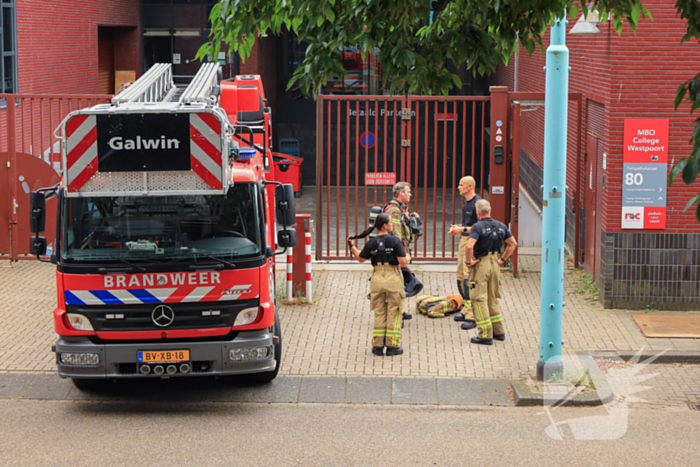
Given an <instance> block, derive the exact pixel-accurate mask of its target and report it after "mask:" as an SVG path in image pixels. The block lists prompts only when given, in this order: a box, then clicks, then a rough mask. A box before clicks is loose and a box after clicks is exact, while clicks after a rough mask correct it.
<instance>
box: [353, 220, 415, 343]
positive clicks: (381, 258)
mask: <svg viewBox="0 0 700 467" xmlns="http://www.w3.org/2000/svg"><path fill="white" fill-rule="evenodd" d="M374 228H376V229H377V231H378V232H379V235H377V236H376V237H373V238H371V239H370V240H369V241H368V242H367V243H366V244H365V246H364V248H363V249H362V251H360V250H358V249H357V247H356V246H355V245H354V243H353V240H355V238H362V237H363V235H364V232H363V233H362V234H360V235H358V236H357V237H348V246H349V247H350V251H351V252H352V254H353V256H354V257H355V258H356V259H357V260H358V261H359V262H361V263H364V262H365V261H367V260H370V261H371V262H372V266H374V272H373V273H372V279H371V280H370V294H371V306H372V310H373V311H374V330H373V332H372V353H373V354H374V355H379V356H381V355H384V347H386V355H387V356H389V357H390V356H393V355H401V354H402V353H403V348H401V311H402V310H403V309H404V301H405V296H406V293H405V292H404V283H403V275H402V274H401V266H405V265H406V264H408V259H407V255H406V252H405V250H404V248H403V245H402V244H401V240H399V239H398V238H397V237H394V236H392V235H390V233H391V231H392V229H393V224H392V222H391V218H390V217H389V216H388V215H387V214H380V215H378V216H377V219H376V221H375V223H374V226H373V227H370V229H368V231H366V232H367V233H369V230H372V229H374ZM365 236H366V235H365Z"/></svg>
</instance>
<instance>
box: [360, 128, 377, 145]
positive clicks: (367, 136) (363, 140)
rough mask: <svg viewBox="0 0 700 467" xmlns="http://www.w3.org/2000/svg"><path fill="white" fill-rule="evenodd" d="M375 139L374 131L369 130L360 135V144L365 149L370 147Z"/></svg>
mask: <svg viewBox="0 0 700 467" xmlns="http://www.w3.org/2000/svg"><path fill="white" fill-rule="evenodd" d="M375 141H376V138H375V137H374V133H370V132H369V131H366V132H364V133H362V135H361V136H360V145H361V146H362V147H363V148H365V149H372V148H373V147H374V143H375Z"/></svg>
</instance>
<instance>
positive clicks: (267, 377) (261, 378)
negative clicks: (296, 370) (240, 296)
mask: <svg viewBox="0 0 700 467" xmlns="http://www.w3.org/2000/svg"><path fill="white" fill-rule="evenodd" d="M273 329H274V333H275V335H276V336H279V343H278V344H277V345H276V346H275V360H276V361H277V365H276V366H275V369H274V371H267V372H265V373H254V374H252V375H251V379H252V381H253V382H255V383H257V384H265V383H269V382H270V381H272V380H273V379H275V378H277V373H279V372H280V365H281V363H282V327H281V326H280V318H279V316H278V315H277V307H275V325H274V327H273Z"/></svg>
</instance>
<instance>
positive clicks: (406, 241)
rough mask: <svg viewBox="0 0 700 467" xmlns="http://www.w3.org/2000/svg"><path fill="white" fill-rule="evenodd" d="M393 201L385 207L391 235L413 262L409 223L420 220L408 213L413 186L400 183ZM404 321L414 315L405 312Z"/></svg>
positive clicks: (412, 237)
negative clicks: (398, 240)
mask: <svg viewBox="0 0 700 467" xmlns="http://www.w3.org/2000/svg"><path fill="white" fill-rule="evenodd" d="M392 196H393V199H392V200H391V201H389V202H388V203H387V204H386V205H384V210H383V212H385V213H386V214H388V215H389V217H391V223H392V224H393V230H392V231H391V235H393V236H395V237H398V238H399V239H401V243H402V244H403V247H404V251H405V252H406V258H407V261H411V242H413V241H414V240H415V238H414V235H413V232H412V231H411V227H410V225H409V224H408V221H409V219H410V218H411V217H415V218H417V219H420V216H419V215H418V213H417V212H413V213H411V212H409V211H408V203H409V202H410V201H411V196H412V193H411V184H410V183H408V182H398V183H397V184H396V185H394V187H393V189H392ZM402 316H403V319H411V318H413V315H411V314H410V313H407V312H403V315H402Z"/></svg>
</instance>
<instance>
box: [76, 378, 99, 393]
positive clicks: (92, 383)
mask: <svg viewBox="0 0 700 467" xmlns="http://www.w3.org/2000/svg"><path fill="white" fill-rule="evenodd" d="M72 379H73V384H74V385H75V387H76V388H78V389H80V390H81V391H90V390H95V389H97V388H98V387H99V385H100V383H101V382H102V381H101V380H99V379H87V378H72Z"/></svg>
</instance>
